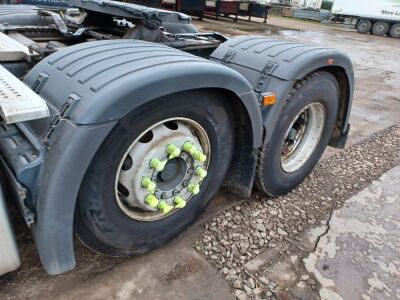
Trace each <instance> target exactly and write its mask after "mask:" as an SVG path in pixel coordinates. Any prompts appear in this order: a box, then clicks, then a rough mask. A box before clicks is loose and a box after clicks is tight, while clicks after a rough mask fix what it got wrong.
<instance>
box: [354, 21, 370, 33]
mask: <svg viewBox="0 0 400 300" xmlns="http://www.w3.org/2000/svg"><path fill="white" fill-rule="evenodd" d="M371 27H372V23H371V21H370V20H365V19H361V20H360V21H358V22H357V26H356V28H357V31H358V32H359V33H368V32H370V30H371Z"/></svg>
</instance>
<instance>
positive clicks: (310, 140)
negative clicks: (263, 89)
mask: <svg viewBox="0 0 400 300" xmlns="http://www.w3.org/2000/svg"><path fill="white" fill-rule="evenodd" d="M338 102H339V101H338V84H337V81H336V79H335V77H334V76H333V75H331V74H329V73H326V72H320V73H314V74H312V75H310V76H308V77H307V78H306V79H304V80H302V81H301V82H300V83H298V84H297V85H296V86H295V88H294V89H293V91H292V93H291V97H290V98H289V99H288V100H287V103H286V106H285V107H284V108H283V111H282V113H281V116H280V119H279V121H278V123H277V125H276V127H275V128H274V129H272V130H273V133H272V136H271V141H270V142H269V143H267V144H266V145H265V146H264V148H263V149H262V150H261V151H260V153H259V164H258V168H257V181H256V182H257V185H258V187H259V189H261V190H262V191H264V192H265V193H267V194H268V195H270V196H279V195H282V194H285V193H288V192H289V191H291V190H292V189H293V188H294V187H296V186H297V185H298V184H300V183H301V182H302V181H303V180H304V178H305V177H307V175H308V174H309V173H310V172H311V171H312V169H313V168H314V167H315V165H316V164H317V162H318V160H319V159H320V157H321V155H322V153H323V152H324V150H325V148H326V145H327V144H328V141H329V139H330V137H331V134H332V130H333V127H334V125H335V121H336V116H337V111H338Z"/></svg>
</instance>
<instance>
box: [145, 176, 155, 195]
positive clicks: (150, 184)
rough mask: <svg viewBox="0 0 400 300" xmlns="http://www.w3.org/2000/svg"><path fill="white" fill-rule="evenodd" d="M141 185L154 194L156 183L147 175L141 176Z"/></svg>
mask: <svg viewBox="0 0 400 300" xmlns="http://www.w3.org/2000/svg"><path fill="white" fill-rule="evenodd" d="M141 185H142V188H145V189H147V190H148V191H149V193H151V194H154V192H155V191H156V184H155V183H154V182H153V181H151V179H150V178H148V177H145V178H143V180H142V182H141Z"/></svg>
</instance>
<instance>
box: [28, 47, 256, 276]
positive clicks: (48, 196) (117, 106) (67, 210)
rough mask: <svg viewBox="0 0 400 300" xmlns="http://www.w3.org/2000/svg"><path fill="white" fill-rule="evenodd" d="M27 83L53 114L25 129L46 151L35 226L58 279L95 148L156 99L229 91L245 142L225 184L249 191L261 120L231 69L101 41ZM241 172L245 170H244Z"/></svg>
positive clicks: (56, 58)
mask: <svg viewBox="0 0 400 300" xmlns="http://www.w3.org/2000/svg"><path fill="white" fill-rule="evenodd" d="M124 46H126V47H127V48H129V47H132V48H133V49H135V48H134V47H137V46H140V47H143V48H144V49H147V48H146V47H148V46H149V47H150V48H152V49H151V50H152V51H156V52H158V53H157V56H151V59H147V58H149V54H147V53H146V54H143V51H141V52H140V54H139V52H135V51H132V52H131V53H130V55H131V56H129V55H127V56H125V57H120V56H118V53H119V51H120V48H121V47H124ZM99 48H100V49H99ZM94 52H96V54H93V53H94ZM105 52H107V53H108V54H110V53H114V54H115V57H112V58H110V60H109V61H106V62H104V60H103V59H101V58H102V56H103V55H104V53H105ZM85 55H86V57H87V59H90V60H96V63H95V64H97V65H94V64H91V65H90V66H88V67H87V68H85V69H83V68H82V69H81V72H80V73H79V72H75V71H74V70H76V69H74V68H81V64H82V63H84V62H83V61H80V60H81V57H82V56H85ZM175 57H177V58H176V59H175V60H173V61H171V59H173V58H175ZM119 59H122V60H124V61H128V62H129V61H131V62H132V63H131V64H129V63H121V65H120V66H118V68H116V69H114V66H115V65H116V64H117V62H121V61H118V60H119ZM77 61H79V63H77ZM194 66H195V67H194ZM91 67H92V68H91ZM110 69H112V72H110ZM99 70H100V71H99ZM101 72H103V73H101ZM100 73H101V76H98V75H99V74H100ZM75 75H76V76H75ZM96 76H97V77H96ZM93 77H95V79H94V80H90V78H93ZM43 78H45V80H43ZM88 78H89V79H88ZM24 81H25V83H26V84H27V85H28V86H30V87H33V88H34V90H35V91H36V92H37V93H38V94H39V95H40V96H42V97H43V98H44V99H45V100H46V101H47V103H48V104H49V107H50V110H51V114H52V117H51V118H48V119H46V120H37V121H34V122H31V123H29V124H27V126H29V127H30V129H31V130H32V131H33V132H35V133H36V134H37V135H38V136H41V137H44V139H45V141H46V143H47V149H48V151H47V152H46V154H45V155H46V156H45V157H44V162H43V165H42V166H41V170H40V175H39V176H38V179H37V180H38V182H37V184H36V185H35V186H36V187H37V189H38V190H36V191H35V193H34V194H35V195H37V197H36V199H35V200H36V204H35V206H36V210H37V222H36V224H35V225H34V226H33V233H34V237H35V242H36V245H37V248H38V251H39V255H40V257H41V260H42V263H43V265H44V267H45V269H46V271H47V272H48V273H50V274H60V273H63V272H66V271H68V270H71V269H72V268H73V267H74V266H75V257H74V248H73V221H74V210H75V205H76V200H77V195H78V192H79V189H80V184H81V182H82V180H83V178H84V175H85V173H86V170H87V169H88V167H89V165H90V162H91V160H92V159H93V157H94V155H95V153H96V151H97V150H98V148H99V147H100V145H101V143H102V142H103V141H104V139H105V138H106V136H107V135H108V134H109V132H111V130H112V128H113V127H114V126H115V124H116V122H118V120H119V119H121V118H122V117H123V116H124V115H126V114H127V113H129V112H130V111H132V110H133V109H135V108H137V107H139V106H141V105H143V104H145V103H149V102H151V101H154V100H156V99H158V98H159V97H162V96H166V95H171V94H174V93H177V92H183V91H190V90H198V89H200V90H201V89H209V90H213V91H215V92H217V91H218V92H222V93H223V94H224V96H225V97H226V99H227V101H229V102H231V103H232V106H233V108H234V111H235V119H236V120H237V121H240V122H241V123H240V124H241V125H244V126H236V127H237V128H238V130H239V134H238V137H243V138H246V139H247V140H245V141H246V142H243V141H242V140H240V142H239V141H238V140H237V141H236V143H235V146H236V148H237V149H238V151H236V152H235V154H234V161H235V163H233V164H232V166H231V169H230V172H229V173H230V176H228V178H227V180H226V181H227V185H229V186H233V187H235V190H234V191H236V192H238V193H241V194H242V195H249V193H250V191H251V186H252V183H253V179H254V171H255V153H254V152H255V149H257V148H258V147H260V146H261V143H262V128H263V127H262V119H261V113H260V109H259V104H258V101H257V98H256V96H255V94H254V92H253V89H252V87H251V85H250V84H249V83H248V82H247V80H246V79H245V78H244V77H243V76H242V75H240V74H239V73H238V72H235V71H234V70H231V69H229V68H227V67H225V66H222V65H220V64H216V63H213V62H209V61H206V60H204V59H201V58H197V57H194V56H193V55H190V54H187V53H184V52H181V51H179V50H175V49H171V48H169V47H165V46H162V45H158V44H153V43H148V42H142V41H101V42H91V43H85V44H80V45H76V46H72V47H69V48H67V49H65V50H62V51H60V52H57V53H55V54H53V55H51V56H49V57H48V58H46V59H44V60H43V61H42V62H40V63H39V64H37V65H36V66H35V67H34V68H33V69H32V70H31V71H30V72H29V73H28V74H27V76H26V77H25V80H24ZM38 82H39V83H38ZM60 82H63V85H62V86H60V85H59V83H60ZM132 95H134V97H132ZM57 116H59V117H60V119H59V121H57V125H56V126H55V125H54V123H53V122H52V120H55V119H57ZM49 132H50V133H51V136H50V137H49V136H48V134H49ZM243 144H245V146H244V147H242V145H243ZM239 145H240V147H238V146H239ZM77 157H79V158H80V159H79V160H77V159H76V158H77ZM242 168H244V169H245V170H247V172H241V169H242ZM232 172H234V174H232ZM245 175H246V176H245Z"/></svg>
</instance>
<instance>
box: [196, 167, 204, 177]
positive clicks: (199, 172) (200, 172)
mask: <svg viewBox="0 0 400 300" xmlns="http://www.w3.org/2000/svg"><path fill="white" fill-rule="evenodd" d="M195 172H196V175H197V176H199V177H200V178H201V179H204V178H206V176H207V171H206V170H204V169H203V168H202V167H197V168H196V171H195Z"/></svg>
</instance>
